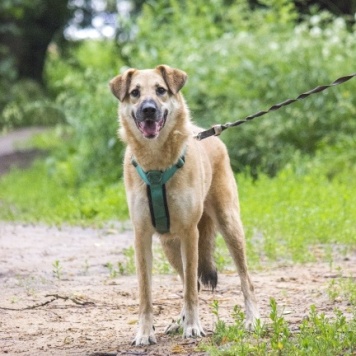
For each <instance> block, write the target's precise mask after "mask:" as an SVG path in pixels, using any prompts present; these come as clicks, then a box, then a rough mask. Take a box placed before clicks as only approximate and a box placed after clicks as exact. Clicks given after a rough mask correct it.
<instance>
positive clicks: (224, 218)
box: [217, 202, 260, 329]
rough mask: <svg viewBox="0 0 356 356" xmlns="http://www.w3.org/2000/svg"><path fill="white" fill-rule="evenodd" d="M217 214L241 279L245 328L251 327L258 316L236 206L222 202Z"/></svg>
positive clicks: (232, 203) (242, 232)
mask: <svg viewBox="0 0 356 356" xmlns="http://www.w3.org/2000/svg"><path fill="white" fill-rule="evenodd" d="M217 214H218V221H219V230H220V231H221V233H222V235H223V237H224V239H225V242H226V244H227V247H228V249H229V251H230V254H231V256H232V258H233V260H234V263H235V265H236V267H237V270H238V273H239V276H240V279H241V290H242V293H243V295H244V300H245V310H246V328H247V329H253V328H254V327H255V325H256V321H257V319H259V318H260V316H259V311H258V307H257V303H256V298H255V293H254V287H253V284H252V282H251V279H250V276H249V273H248V270H247V261H246V252H245V236H244V231H243V227H242V222H241V219H240V216H239V212H238V206H237V204H234V202H231V204H230V206H228V205H227V204H226V202H224V208H223V209H217Z"/></svg>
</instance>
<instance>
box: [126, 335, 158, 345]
mask: <svg viewBox="0 0 356 356" xmlns="http://www.w3.org/2000/svg"><path fill="white" fill-rule="evenodd" d="M153 344H157V340H156V337H155V336H154V335H153V334H151V335H141V334H139V333H138V334H137V335H136V337H135V338H134V339H133V340H132V343H131V345H132V346H147V345H153Z"/></svg>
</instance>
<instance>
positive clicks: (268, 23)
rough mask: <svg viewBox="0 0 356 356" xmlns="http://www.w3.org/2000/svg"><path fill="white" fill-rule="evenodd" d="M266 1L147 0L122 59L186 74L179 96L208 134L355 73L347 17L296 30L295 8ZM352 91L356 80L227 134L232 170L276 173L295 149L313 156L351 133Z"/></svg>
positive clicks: (319, 18) (324, 17)
mask: <svg viewBox="0 0 356 356" xmlns="http://www.w3.org/2000/svg"><path fill="white" fill-rule="evenodd" d="M264 3H265V4H266V8H265V9H262V10H261V9H260V10H255V11H251V10H249V9H248V7H247V5H246V3H245V2H244V1H239V2H236V3H233V4H231V5H229V6H228V5H226V2H224V1H223V0H209V1H204V0H197V1H194V2H189V1H185V2H184V1H183V2H181V1H178V0H170V1H167V0H158V1H155V2H150V3H148V4H146V5H145V7H144V9H143V13H142V16H141V17H140V19H139V21H138V33H137V36H136V38H135V40H134V41H133V42H132V43H129V44H127V45H126V46H125V47H124V48H123V53H124V55H125V56H126V57H127V58H130V59H131V62H130V66H134V67H139V68H143V67H152V66H155V65H156V64H158V63H167V64H170V65H172V66H176V67H180V68H182V69H183V70H185V71H187V73H188V74H189V76H190V80H189V82H188V84H187V86H186V87H185V88H184V89H183V90H184V93H185V96H186V98H187V101H188V103H189V105H190V108H191V111H192V113H193V118H194V120H195V121H196V122H198V123H199V124H200V125H202V126H203V127H207V126H209V125H210V124H212V123H224V122H230V121H235V120H238V119H242V118H244V117H245V116H247V115H249V114H251V113H254V112H257V111H259V110H263V109H266V108H268V107H269V106H271V105H273V104H275V103H278V102H281V101H283V100H285V99H287V98H289V97H292V98H293V97H296V96H297V95H298V94H299V93H301V92H303V91H306V90H309V89H311V88H313V87H315V86H317V85H319V84H328V83H330V82H331V81H332V80H334V79H336V78H337V77H338V76H341V75H345V74H349V73H351V72H352V71H354V64H353V63H354V58H355V56H356V39H355V36H354V34H353V33H351V32H348V30H347V28H346V24H345V21H344V20H343V19H342V18H334V17H332V16H331V15H330V14H328V13H321V14H320V15H315V16H313V17H311V18H309V19H308V20H306V21H305V22H302V23H296V21H295V19H296V18H297V14H296V11H295V9H294V6H293V3H292V2H291V1H288V0H271V1H265V2H264ZM182 13H184V16H181V14H182ZM340 68H342V69H340ZM355 89H356V81H355V80H354V81H353V82H349V83H347V84H344V85H343V86H342V87H337V88H334V89H331V90H329V91H328V92H327V93H321V94H318V95H317V96H314V97H312V98H309V99H306V100H305V101H304V102H300V103H297V104H293V105H292V106H289V107H288V108H285V109H282V110H281V111H278V112H274V113H272V114H269V115H268V116H266V117H263V118H260V119H256V120H255V121H254V122H253V123H249V124H246V125H244V126H242V127H241V128H236V129H231V130H229V131H228V132H226V133H224V134H223V136H222V138H223V139H224V140H225V141H226V143H227V144H228V147H229V150H230V156H231V160H232V165H233V168H234V169H235V170H236V171H243V170H246V169H247V170H249V171H251V173H252V174H254V175H257V173H258V172H260V171H263V172H266V173H268V174H270V175H274V174H275V173H276V172H277V171H278V170H279V169H280V168H281V167H283V166H284V165H285V164H286V163H287V162H288V161H289V160H290V159H291V157H292V156H293V155H294V154H295V153H296V152H301V153H303V154H313V153H314V152H315V151H316V150H317V148H318V147H319V144H320V142H321V141H323V142H329V143H335V142H337V140H338V137H339V135H340V134H341V135H350V134H351V133H355V131H356V122H355V120H353V117H354V115H355V112H356V97H355V96H353V95H351V93H352V92H353V91H355Z"/></svg>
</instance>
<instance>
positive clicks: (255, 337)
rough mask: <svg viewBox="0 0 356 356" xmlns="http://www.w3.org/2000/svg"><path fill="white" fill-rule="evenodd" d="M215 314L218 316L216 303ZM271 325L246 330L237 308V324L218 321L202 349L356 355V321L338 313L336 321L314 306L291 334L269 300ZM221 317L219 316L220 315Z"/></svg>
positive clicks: (298, 355)
mask: <svg viewBox="0 0 356 356" xmlns="http://www.w3.org/2000/svg"><path fill="white" fill-rule="evenodd" d="M212 307H213V313H214V314H217V313H218V305H217V302H215V303H214V305H213V306H212ZM270 308H271V312H270V323H268V324H267V325H265V326H261V324H258V325H257V327H256V329H255V331H254V332H252V333H250V332H247V331H246V330H244V328H243V321H244V313H243V312H242V311H241V309H240V307H238V306H236V307H235V308H234V312H233V316H234V321H235V322H234V324H233V325H227V324H225V323H224V322H223V321H221V320H220V319H219V318H218V319H217V323H216V325H215V332H214V334H213V337H212V339H211V344H210V345H208V344H205V345H204V346H203V349H204V350H205V351H208V352H209V355H226V356H227V355H241V356H244V355H296V356H302V355H303V356H304V355H305V356H306V355H308V356H309V355H311V356H318V355H353V354H354V352H355V350H356V319H355V317H354V318H353V319H351V320H347V319H346V317H345V315H344V314H343V313H342V312H340V311H339V310H335V313H334V314H335V315H334V317H333V318H327V317H326V316H325V314H318V313H317V311H316V308H315V307H314V306H312V307H311V308H310V312H309V315H308V317H307V318H304V319H303V320H302V321H301V322H300V325H299V332H295V333H293V332H291V331H290V330H289V326H288V323H287V321H286V320H285V319H284V317H283V316H282V315H281V313H280V312H279V311H278V305H277V303H276V301H275V300H274V299H273V298H272V299H271V300H270ZM217 316H218V315H217Z"/></svg>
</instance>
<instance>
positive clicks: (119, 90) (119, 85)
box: [109, 68, 136, 101]
mask: <svg viewBox="0 0 356 356" xmlns="http://www.w3.org/2000/svg"><path fill="white" fill-rule="evenodd" d="M135 71H136V69H133V68H130V69H128V70H126V71H125V72H124V73H123V74H121V75H117V76H116V77H115V78H113V79H111V80H110V83H109V84H110V89H111V91H112V93H113V94H114V95H115V96H116V97H117V98H118V99H119V100H120V101H123V100H124V99H125V97H126V94H127V93H128V90H129V87H130V82H131V77H132V74H134V72H135Z"/></svg>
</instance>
